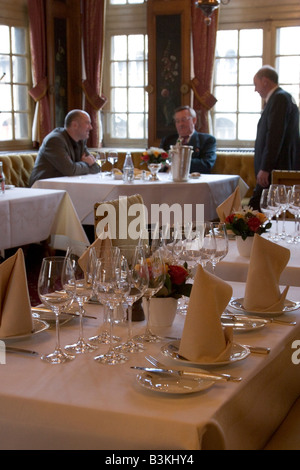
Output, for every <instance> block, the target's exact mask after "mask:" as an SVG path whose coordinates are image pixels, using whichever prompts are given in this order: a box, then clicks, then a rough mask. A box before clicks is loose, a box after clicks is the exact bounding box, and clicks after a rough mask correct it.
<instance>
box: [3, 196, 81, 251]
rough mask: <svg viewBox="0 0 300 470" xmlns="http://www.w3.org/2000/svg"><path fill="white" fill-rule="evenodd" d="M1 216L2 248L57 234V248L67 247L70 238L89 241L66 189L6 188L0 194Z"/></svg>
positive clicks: (55, 243) (55, 245) (35, 241)
mask: <svg viewBox="0 0 300 470" xmlns="http://www.w3.org/2000/svg"><path fill="white" fill-rule="evenodd" d="M0 218H1V234H0V249H1V250H5V249H8V248H14V247H18V246H23V245H27V244H30V243H38V242H40V241H42V240H46V239H48V237H49V236H50V235H53V236H55V238H54V239H53V246H54V247H55V248H64V247H65V244H66V243H69V242H70V241H71V240H76V241H77V242H82V243H84V244H87V245H88V244H89V242H88V239H87V237H86V235H85V232H84V230H83V228H82V226H81V224H80V221H79V219H78V216H77V214H76V211H75V209H74V207H73V204H72V201H71V200H70V197H69V196H68V194H67V193H66V191H63V190H55V191H53V190H50V189H33V188H13V189H10V190H7V191H6V192H5V194H4V195H1V197H0ZM67 239H68V241H67Z"/></svg>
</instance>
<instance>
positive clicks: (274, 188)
mask: <svg viewBox="0 0 300 470" xmlns="http://www.w3.org/2000/svg"><path fill="white" fill-rule="evenodd" d="M278 202H279V200H278V185H277V184H271V186H270V187H269V192H268V206H269V207H270V209H272V210H273V212H274V215H275V217H276V232H275V236H274V237H273V240H274V241H278V240H279V230H278V221H279V216H280V213H281V207H280V205H279V204H278Z"/></svg>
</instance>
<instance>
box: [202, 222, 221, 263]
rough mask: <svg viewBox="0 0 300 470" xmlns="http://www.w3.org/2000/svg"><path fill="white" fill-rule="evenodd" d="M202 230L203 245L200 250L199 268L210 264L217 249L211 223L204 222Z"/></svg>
mask: <svg viewBox="0 0 300 470" xmlns="http://www.w3.org/2000/svg"><path fill="white" fill-rule="evenodd" d="M202 230H203V235H202V236H203V243H202V248H201V250H200V259H199V264H201V266H202V267H203V268H205V266H206V265H207V263H208V262H212V260H213V258H214V256H215V253H216V249H217V248H216V237H215V232H214V227H213V223H212V222H204V225H203V228H202Z"/></svg>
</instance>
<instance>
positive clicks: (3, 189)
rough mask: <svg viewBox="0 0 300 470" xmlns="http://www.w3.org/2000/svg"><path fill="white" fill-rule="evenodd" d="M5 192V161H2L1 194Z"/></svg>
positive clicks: (0, 166) (0, 173)
mask: <svg viewBox="0 0 300 470" xmlns="http://www.w3.org/2000/svg"><path fill="white" fill-rule="evenodd" d="M4 193H5V176H4V172H3V162H0V194H4Z"/></svg>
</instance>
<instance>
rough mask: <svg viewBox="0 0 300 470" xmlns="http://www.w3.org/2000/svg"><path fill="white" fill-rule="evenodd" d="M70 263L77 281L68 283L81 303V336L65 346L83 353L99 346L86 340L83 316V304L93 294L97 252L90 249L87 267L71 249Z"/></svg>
mask: <svg viewBox="0 0 300 470" xmlns="http://www.w3.org/2000/svg"><path fill="white" fill-rule="evenodd" d="M67 258H69V260H70V263H71V264H72V266H73V270H74V275H75V281H74V282H70V283H68V285H67V289H68V290H69V291H70V292H73V295H74V299H75V300H76V301H77V303H78V305H79V338H78V340H77V342H76V343H74V344H69V345H67V346H65V350H66V351H70V352H71V353H75V354H82V353H87V352H91V351H94V350H95V349H96V348H97V346H95V345H92V344H90V343H88V342H87V341H85V339H84V336H83V316H84V313H85V310H84V308H83V305H84V303H85V302H87V301H88V300H89V299H90V298H91V297H92V296H93V293H94V291H93V286H94V275H95V267H96V266H95V265H96V253H95V249H94V248H90V249H89V251H88V261H87V265H86V268H83V267H82V266H81V265H80V263H79V262H78V260H79V258H78V256H77V255H76V254H74V253H73V252H72V251H71V250H69V252H68V254H67Z"/></svg>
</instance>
